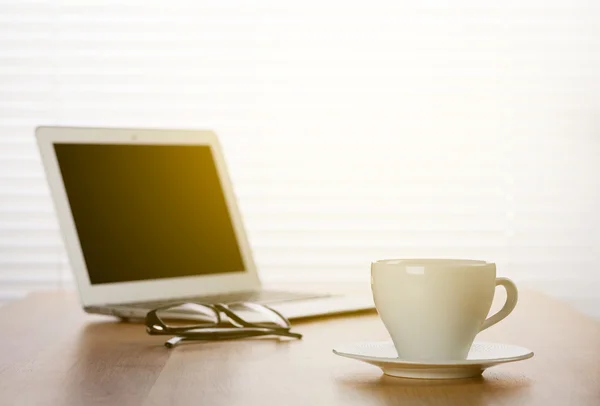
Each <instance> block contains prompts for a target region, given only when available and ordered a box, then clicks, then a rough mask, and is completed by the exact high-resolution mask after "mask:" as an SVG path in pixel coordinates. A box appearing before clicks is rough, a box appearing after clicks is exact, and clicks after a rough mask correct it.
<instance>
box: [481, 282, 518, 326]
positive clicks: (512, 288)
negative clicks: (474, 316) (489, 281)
mask: <svg viewBox="0 0 600 406" xmlns="http://www.w3.org/2000/svg"><path fill="white" fill-rule="evenodd" d="M499 285H501V286H504V289H505V290H506V303H504V306H502V309H500V311H498V312H497V313H496V314H494V315H493V316H490V317H488V318H487V319H486V320H485V321H484V322H483V324H482V325H481V329H479V331H480V332H481V331H483V330H485V329H486V328H489V327H491V326H493V325H494V324H496V323H498V322H499V321H501V320H503V319H504V318H505V317H506V316H508V315H509V314H510V313H511V312H512V311H513V310H514V308H515V306H516V305H517V300H518V299H519V292H518V290H517V285H515V284H514V282H513V281H511V280H510V279H508V278H496V286H499Z"/></svg>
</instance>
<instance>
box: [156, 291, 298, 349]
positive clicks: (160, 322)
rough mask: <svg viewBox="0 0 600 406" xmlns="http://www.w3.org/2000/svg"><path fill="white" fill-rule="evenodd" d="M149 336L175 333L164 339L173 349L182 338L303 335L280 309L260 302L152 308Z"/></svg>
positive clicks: (208, 338)
mask: <svg viewBox="0 0 600 406" xmlns="http://www.w3.org/2000/svg"><path fill="white" fill-rule="evenodd" d="M145 324H146V331H147V332H148V334H150V335H173V336H174V337H172V338H171V339H169V340H167V342H165V346H166V347H167V348H172V347H174V346H176V345H177V344H179V343H181V342H183V341H212V340H233V339H238V338H249V337H260V336H269V335H272V336H280V337H291V338H302V335H301V334H298V333H293V332H291V331H290V330H291V328H292V325H291V323H290V321H289V320H288V319H286V318H285V317H284V316H283V315H282V314H281V313H279V312H278V311H277V310H275V309H273V308H271V307H268V306H265V305H262V304H257V303H249V302H240V303H231V304H222V303H218V304H205V303H190V302H188V303H177V304H172V305H169V306H165V307H160V308H157V309H154V310H151V311H150V312H148V314H147V315H146V320H145Z"/></svg>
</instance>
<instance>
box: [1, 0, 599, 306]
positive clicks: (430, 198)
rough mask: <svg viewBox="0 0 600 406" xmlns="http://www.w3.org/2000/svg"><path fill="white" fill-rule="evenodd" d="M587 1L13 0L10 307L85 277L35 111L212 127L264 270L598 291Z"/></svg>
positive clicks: (6, 176)
mask: <svg viewBox="0 0 600 406" xmlns="http://www.w3.org/2000/svg"><path fill="white" fill-rule="evenodd" d="M598 18H600V8H599V7H598V6H597V5H596V4H594V3H593V2H587V1H583V0H580V1H565V0H561V1H533V0H525V1H519V2H503V3H502V4H500V3H497V2H479V1H477V2H476V1H466V0H458V1H454V2H449V3H448V2H443V1H428V2H412V1H411V2H407V1H388V2H379V1H375V2H373V1H370V2H358V1H343V2H342V1H325V2H323V1H319V2H315V1H304V2H295V3H282V2H274V1H255V2H250V3H247V2H236V1H234V2H226V3H224V2H214V1H187V2H179V1H172V2H168V3H164V2H152V1H143V2H142V1H119V2H116V1H92V0H88V1H58V0H48V1H10V0H9V1H7V0H4V1H1V2H0V95H1V97H0V300H8V299H11V298H16V297H19V296H21V295H23V294H26V293H27V292H29V291H32V290H35V289H42V288H56V287H61V286H70V285H71V284H72V278H71V274H70V271H69V266H68V260H67V258H66V255H65V251H64V247H63V244H62V240H61V238H60V233H59V230H58V224H57V221H56V218H55V214H54V211H53V206H52V203H51V200H50V195H49V191H48V188H47V186H46V182H45V177H44V173H43V170H42V167H41V164H40V159H39V155H38V152H37V149H36V146H35V143H34V138H33V131H34V128H35V126H37V125H53V124H55V125H83V126H105V127H136V126H138V127H167V128H209V129H212V130H214V131H216V132H217V134H218V135H219V137H220V139H221V141H222V144H223V146H224V150H225V156H226V160H227V162H228V165H229V170H230V172H231V177H232V179H233V182H234V188H235V191H236V194H237V196H238V199H239V204H240V207H241V210H242V214H243V216H244V220H245V224H246V227H247V230H248V234H249V238H250V242H251V245H252V248H253V250H254V253H255V256H256V262H257V265H258V267H259V270H260V272H261V275H262V276H263V278H264V279H265V280H267V281H283V280H288V281H294V280H329V281H344V280H353V281H365V282H366V281H367V280H368V273H369V262H370V261H371V260H375V259H381V258H386V257H388V258H389V257H412V256H418V257H423V256H436V257H440V256H441V257H469V258H482V259H487V260H491V261H496V262H497V263H498V265H499V272H500V273H501V274H503V275H505V276H509V277H512V278H515V279H517V280H532V281H540V282H544V283H554V284H555V285H556V286H568V287H569V289H571V290H573V291H575V290H577V289H585V288H586V287H588V288H589V287H600V277H599V276H598V260H599V259H600V237H599V232H598V229H599V227H600V220H599V215H598V207H600V188H599V185H598V173H600V163H599V162H600V161H599V160H598V159H597V157H598V156H600V137H599V135H598V128H599V125H598V124H599V123H598V117H600V116H599V114H598V110H599V108H600V99H599V98H598V95H599V94H600V74H599V73H598V72H600V59H599V58H598V55H600V29H599V28H598V25H597V21H598Z"/></svg>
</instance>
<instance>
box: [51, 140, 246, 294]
mask: <svg viewBox="0 0 600 406" xmlns="http://www.w3.org/2000/svg"><path fill="white" fill-rule="evenodd" d="M54 150H55V152H56V157H57V159H58V164H59V167H60V172H61V174H62V179H63V182H64V185H65V188H66V191H67V196H68V199H69V205H70V207H71V212H72V215H73V218H74V220H75V226H76V228H77V234H78V236H79V241H80V244H81V248H82V250H83V256H84V258H85V262H86V266H87V270H88V273H89V277H90V282H91V283H92V284H102V283H113V282H128V281H141V280H148V279H162V278H172V277H179V276H192V275H204V274H219V273H225V272H240V271H244V269H245V268H244V262H243V259H242V255H241V252H240V247H239V246H238V242H237V239H236V236H235V232H234V229H233V224H232V220H231V217H230V213H229V210H228V208H227V204H226V201H225V196H224V194H223V189H222V187H221V183H220V180H219V176H218V173H217V168H216V167H215V161H214V158H213V155H212V151H211V148H210V147H209V146H189V145H118V144H114V145H112V144H110V145H109V144H64V143H57V144H54Z"/></svg>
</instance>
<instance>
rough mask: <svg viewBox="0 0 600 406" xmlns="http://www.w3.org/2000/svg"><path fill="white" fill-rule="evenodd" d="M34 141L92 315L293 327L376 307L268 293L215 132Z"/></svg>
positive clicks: (360, 301) (100, 132)
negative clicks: (258, 311) (238, 313)
mask: <svg viewBox="0 0 600 406" xmlns="http://www.w3.org/2000/svg"><path fill="white" fill-rule="evenodd" d="M36 138H37V142H38V146H39V149H40V153H41V157H42V161H43V164H44V168H45V171H46V176H47V179H48V183H49V185H50V189H51V192H52V197H53V200H54V204H55V208H56V211H57V215H58V220H59V223H60V228H61V232H62V234H63V237H64V241H65V245H66V249H67V252H68V256H69V262H70V264H71V268H72V270H73V273H74V276H75V281H76V283H77V288H78V291H79V297H80V300H81V303H82V306H83V308H84V309H85V311H87V312H89V313H100V314H108V315H114V316H117V317H121V318H126V319H139V318H143V317H144V316H145V315H146V313H147V312H148V311H149V310H151V309H152V308H156V307H158V306H162V305H165V304H168V303H171V302H182V301H194V302H202V303H215V302H219V303H228V302H237V301H252V302H257V303H264V304H268V305H270V306H272V307H273V308H275V309H276V310H279V311H280V312H281V313H282V314H284V315H285V316H287V317H289V318H292V319H293V318H299V317H308V316H314V315H320V314H331V313H340V312H348V311H358V310H364V309H370V308H373V301H372V298H371V296H370V295H368V294H366V292H365V293H363V294H356V295H339V294H327V293H323V292H319V293H315V292H290V291H275V290H266V289H263V288H262V286H261V280H260V277H259V275H258V273H257V270H256V268H255V265H254V261H253V258H252V252H251V250H250V246H249V244H248V240H247V237H246V233H245V231H244V226H243V223H242V218H241V216H240V212H239V210H238V207H237V203H236V199H235V196H234V193H233V189H232V185H231V181H230V179H229V176H228V174H227V170H226V167H225V161H224V159H223V155H222V151H221V148H220V146H219V143H218V140H217V137H216V135H215V134H214V133H213V132H211V131H183V130H148V129H105V128H73V127H68V128H67V127H40V128H38V129H37V130H36ZM365 266H367V268H368V265H367V264H366V265H365ZM367 268H365V272H368V270H367Z"/></svg>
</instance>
